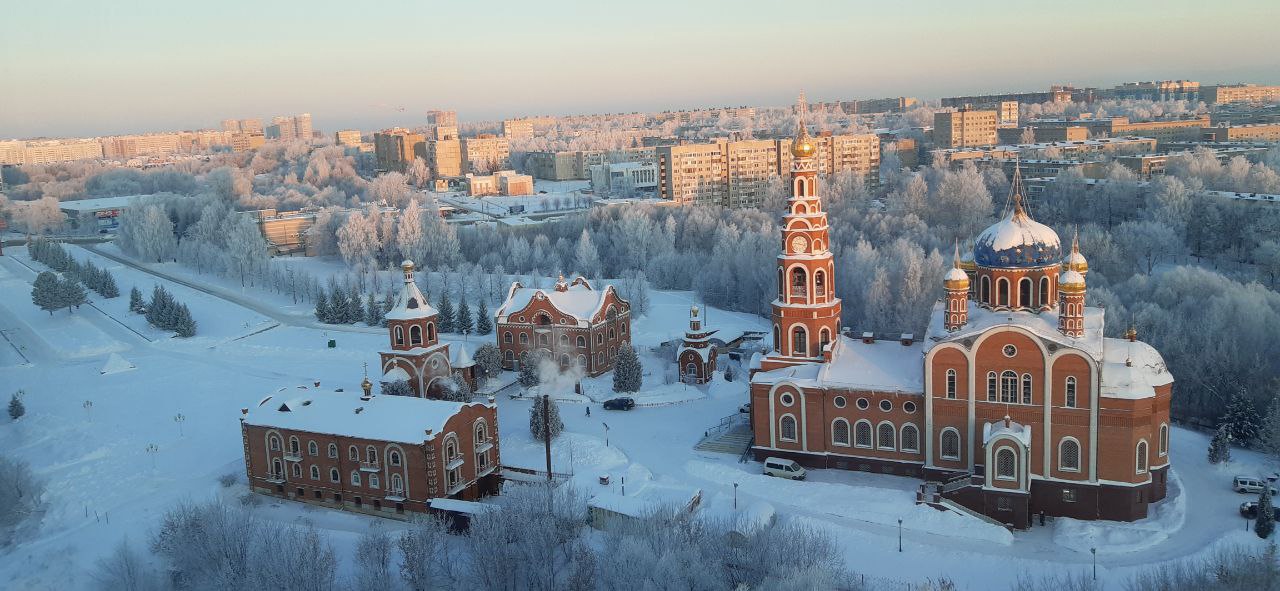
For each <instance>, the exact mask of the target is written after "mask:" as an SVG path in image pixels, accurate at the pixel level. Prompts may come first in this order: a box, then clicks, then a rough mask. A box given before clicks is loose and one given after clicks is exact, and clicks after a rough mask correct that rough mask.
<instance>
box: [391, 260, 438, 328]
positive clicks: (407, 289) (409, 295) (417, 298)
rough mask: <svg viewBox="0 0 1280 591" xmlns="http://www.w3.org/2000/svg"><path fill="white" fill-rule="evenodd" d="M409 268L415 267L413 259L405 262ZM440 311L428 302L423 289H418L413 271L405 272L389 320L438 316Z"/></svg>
mask: <svg viewBox="0 0 1280 591" xmlns="http://www.w3.org/2000/svg"><path fill="white" fill-rule="evenodd" d="M403 265H404V266H405V267H407V268H408V269H413V261H405V262H404V263H403ZM439 314H440V313H439V312H437V311H436V309H435V308H433V307H431V304H429V303H427V297H426V296H424V295H422V291H420V290H419V289H418V284H417V283H416V282H415V281H414V280H413V274H412V272H411V271H410V272H406V273H405V279H404V287H402V288H401V289H400V294H399V295H398V296H396V303H395V305H394V306H392V307H391V310H389V311H387V316H386V317H387V320H417V319H419V318H428V317H431V316H438V315H439Z"/></svg>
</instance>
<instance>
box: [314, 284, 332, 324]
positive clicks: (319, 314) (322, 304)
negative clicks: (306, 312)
mask: <svg viewBox="0 0 1280 591" xmlns="http://www.w3.org/2000/svg"><path fill="white" fill-rule="evenodd" d="M315 316H316V320H319V321H320V322H323V323H325V324H332V323H331V322H330V320H331V319H332V318H333V310H331V309H330V307H329V297H328V296H326V295H325V293H324V292H323V291H321V292H320V293H319V294H317V295H316V310H315Z"/></svg>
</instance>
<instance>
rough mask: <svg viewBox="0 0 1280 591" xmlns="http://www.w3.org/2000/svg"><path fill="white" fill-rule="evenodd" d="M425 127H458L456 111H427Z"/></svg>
mask: <svg viewBox="0 0 1280 591" xmlns="http://www.w3.org/2000/svg"><path fill="white" fill-rule="evenodd" d="M427 127H432V128H434V127H454V128H456V127H458V112H457V111H441V110H431V111H427Z"/></svg>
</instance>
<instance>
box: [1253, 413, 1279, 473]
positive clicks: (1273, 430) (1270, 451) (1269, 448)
mask: <svg viewBox="0 0 1280 591" xmlns="http://www.w3.org/2000/svg"><path fill="white" fill-rule="evenodd" d="M1257 444H1258V448H1259V449H1260V450H1261V451H1262V452H1263V453H1265V454H1267V455H1268V456H1270V457H1271V460H1272V461H1276V462H1280V398H1272V399H1271V404H1270V405H1268V406H1267V415H1266V417H1264V418H1263V420H1262V429H1260V430H1259V431H1258V439H1257Z"/></svg>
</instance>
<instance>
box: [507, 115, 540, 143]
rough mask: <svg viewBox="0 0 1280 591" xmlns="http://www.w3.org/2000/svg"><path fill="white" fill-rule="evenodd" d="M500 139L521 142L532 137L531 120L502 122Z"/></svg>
mask: <svg viewBox="0 0 1280 591" xmlns="http://www.w3.org/2000/svg"><path fill="white" fill-rule="evenodd" d="M502 137H505V138H507V139H509V140H522V139H526V138H531V137H533V120H532V119H505V120H503V121H502Z"/></svg>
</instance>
